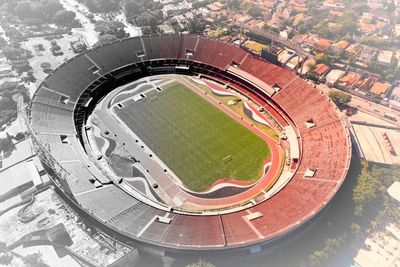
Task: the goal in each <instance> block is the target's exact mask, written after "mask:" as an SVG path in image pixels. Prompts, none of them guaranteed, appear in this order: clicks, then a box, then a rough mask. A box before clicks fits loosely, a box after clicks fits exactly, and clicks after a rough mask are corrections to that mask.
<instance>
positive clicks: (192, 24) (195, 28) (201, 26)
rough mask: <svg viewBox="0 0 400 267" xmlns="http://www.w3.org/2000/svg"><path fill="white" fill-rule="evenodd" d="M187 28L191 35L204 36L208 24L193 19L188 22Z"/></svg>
mask: <svg viewBox="0 0 400 267" xmlns="http://www.w3.org/2000/svg"><path fill="white" fill-rule="evenodd" d="M186 28H187V30H188V32H189V33H192V34H202V33H203V31H204V30H205V28H206V23H205V22H204V21H203V20H200V19H193V20H190V21H189V22H188V24H187V25H186Z"/></svg>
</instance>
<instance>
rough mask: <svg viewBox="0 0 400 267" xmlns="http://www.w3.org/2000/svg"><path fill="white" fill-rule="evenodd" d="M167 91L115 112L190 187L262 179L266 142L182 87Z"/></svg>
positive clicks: (203, 188)
mask: <svg viewBox="0 0 400 267" xmlns="http://www.w3.org/2000/svg"><path fill="white" fill-rule="evenodd" d="M165 88H166V89H165V90H163V91H162V92H157V91H155V90H154V91H151V94H147V97H146V98H145V99H143V100H141V101H138V102H134V101H130V102H127V103H126V107H125V108H123V109H115V111H116V113H117V114H118V115H119V116H120V117H121V119H122V120H123V121H124V122H125V123H126V124H127V125H128V127H130V128H131V129H132V131H134V132H135V133H136V134H137V135H138V136H139V137H140V138H141V139H142V140H143V141H144V142H145V143H146V144H147V145H148V146H149V147H150V148H151V149H152V150H153V151H154V152H155V153H156V154H157V155H158V156H159V157H160V159H161V160H162V161H163V162H164V163H165V164H166V165H167V166H168V167H169V168H170V169H171V170H172V171H173V172H174V173H175V174H176V175H177V176H178V177H179V178H180V179H181V181H182V182H183V183H184V184H185V185H186V186H187V187H188V188H189V189H191V190H193V191H197V192H199V191H203V190H205V189H207V188H208V187H209V186H210V185H211V184H212V183H214V182H215V181H216V180H218V179H221V178H229V179H235V180H240V181H256V180H257V179H258V178H259V177H260V176H261V174H262V171H263V170H262V169H263V168H262V167H263V162H264V160H265V159H266V158H267V156H268V155H269V153H270V149H269V147H268V145H267V144H266V143H265V142H264V140H262V139H261V138H260V137H259V136H257V135H256V134H254V133H253V132H251V131H249V130H248V129H247V128H246V127H244V126H243V125H241V124H240V123H238V122H237V121H235V120H234V119H232V118H231V117H229V116H228V115H227V114H225V113H224V112H222V111H221V110H219V109H218V108H216V107H214V106H213V105H211V104H210V103H208V102H207V101H206V100H204V99H203V98H201V97H200V96H198V95H197V94H196V93H194V92H192V91H191V90H190V89H189V88H187V87H185V86H184V85H182V84H180V83H177V82H174V83H171V84H169V85H168V86H166V87H165Z"/></svg>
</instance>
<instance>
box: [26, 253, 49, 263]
mask: <svg viewBox="0 0 400 267" xmlns="http://www.w3.org/2000/svg"><path fill="white" fill-rule="evenodd" d="M24 262H25V264H26V265H28V266H29V267H50V265H48V264H46V263H45V262H44V261H43V259H42V254H41V253H40V252H38V253H33V254H30V255H27V256H25V257H24Z"/></svg>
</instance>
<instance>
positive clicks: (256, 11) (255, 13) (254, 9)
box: [247, 4, 263, 18]
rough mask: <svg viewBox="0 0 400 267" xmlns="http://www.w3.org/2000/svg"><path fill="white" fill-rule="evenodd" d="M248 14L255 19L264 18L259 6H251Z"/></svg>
mask: <svg viewBox="0 0 400 267" xmlns="http://www.w3.org/2000/svg"><path fill="white" fill-rule="evenodd" d="M247 14H249V15H250V16H252V17H253V18H258V17H261V16H262V14H263V12H262V9H261V8H260V7H258V6H257V5H255V4H251V5H250V7H249V9H248V10H247Z"/></svg>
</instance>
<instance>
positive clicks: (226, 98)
mask: <svg viewBox="0 0 400 267" xmlns="http://www.w3.org/2000/svg"><path fill="white" fill-rule="evenodd" d="M186 80H187V81H189V82H190V83H192V84H193V85H195V86H196V87H197V88H199V89H201V90H202V91H203V92H205V93H207V94H208V95H209V96H211V97H212V98H213V99H215V100H217V101H218V102H221V103H222V104H223V105H224V106H225V107H227V108H229V109H230V110H232V111H233V112H235V113H237V114H238V115H239V116H240V117H242V118H243V120H245V121H247V122H249V123H252V124H253V125H254V126H255V127H257V128H258V129H259V130H261V131H263V132H264V133H266V134H268V135H269V136H270V137H272V138H274V139H275V140H277V141H278V140H279V136H278V134H277V133H276V132H275V131H274V130H273V129H272V128H271V127H268V126H266V125H264V124H262V123H259V122H257V121H256V120H254V119H251V118H249V117H248V116H247V115H246V114H245V113H244V103H243V101H240V102H239V103H237V104H236V105H228V102H229V101H230V100H234V99H237V96H219V95H216V94H214V93H213V91H212V90H211V89H210V87H208V86H206V85H202V84H198V83H196V82H194V81H192V80H191V79H186Z"/></svg>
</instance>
